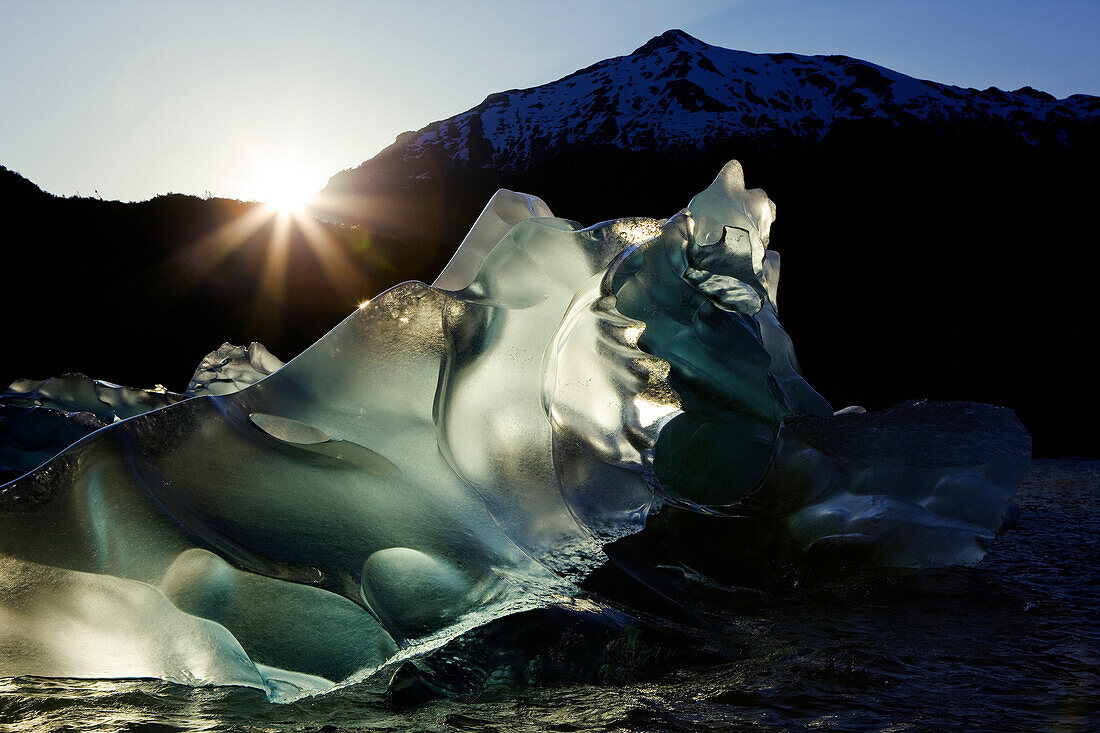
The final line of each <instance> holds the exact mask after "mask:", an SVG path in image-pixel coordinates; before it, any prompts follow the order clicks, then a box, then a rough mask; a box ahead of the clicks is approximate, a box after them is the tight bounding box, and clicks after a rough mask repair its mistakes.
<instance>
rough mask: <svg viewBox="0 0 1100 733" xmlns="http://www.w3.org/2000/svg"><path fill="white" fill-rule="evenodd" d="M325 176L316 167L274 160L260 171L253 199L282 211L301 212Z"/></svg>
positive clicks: (253, 187) (320, 185)
mask: <svg viewBox="0 0 1100 733" xmlns="http://www.w3.org/2000/svg"><path fill="white" fill-rule="evenodd" d="M324 185H325V178H324V176H323V175H319V174H318V172H317V171H316V170H313V169H311V168H310V167H309V166H306V165H304V164H302V163H299V162H297V161H292V160H283V161H270V162H268V163H266V164H264V165H263V166H262V167H261V168H260V169H259V170H257V171H256V175H255V180H254V182H253V185H252V186H251V188H252V198H254V199H255V200H257V201H262V202H263V203H264V204H265V205H266V206H267V208H268V209H270V210H271V211H274V212H276V213H279V214H301V213H303V212H304V211H305V209H306V206H307V205H309V203H310V201H312V200H313V197H314V196H316V194H317V192H318V191H319V190H321V188H322V187H323V186H324Z"/></svg>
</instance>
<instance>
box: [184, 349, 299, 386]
mask: <svg viewBox="0 0 1100 733" xmlns="http://www.w3.org/2000/svg"><path fill="white" fill-rule="evenodd" d="M282 367H283V362H282V361H280V360H279V359H278V357H276V356H275V355H273V354H272V353H271V352H270V351H268V350H267V348H266V347H265V346H264V345H263V344H261V343H260V342H258V341H253V342H252V343H251V344H249V345H248V346H247V347H244V346H234V345H233V344H230V343H224V344H222V345H221V346H219V347H218V348H217V349H215V350H214V351H211V352H210V353H209V354H207V355H206V356H205V357H203V360H202V361H201V362H199V366H198V368H197V369H196V370H195V374H194V376H193V377H191V383H190V384H188V385H187V396H188V397H194V396H196V395H204V394H210V395H220V394H230V393H232V392H239V391H240V390H242V389H244V388H245V387H247V386H248V385H250V384H255V383H256V382H258V381H260V380H261V379H263V378H264V377H266V376H267V375H268V374H272V373H274V372H276V371H278V370H279V369H281V368H282Z"/></svg>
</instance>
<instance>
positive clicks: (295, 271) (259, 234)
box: [0, 168, 436, 390]
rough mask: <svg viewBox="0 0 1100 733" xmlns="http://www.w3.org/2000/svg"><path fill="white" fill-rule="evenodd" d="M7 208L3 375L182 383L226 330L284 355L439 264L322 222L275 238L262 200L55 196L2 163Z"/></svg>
mask: <svg viewBox="0 0 1100 733" xmlns="http://www.w3.org/2000/svg"><path fill="white" fill-rule="evenodd" d="M0 214H2V217H3V219H2V220H3V222H4V232H3V238H2V242H3V244H2V245H0V248H2V253H3V274H4V278H3V279H4V286H3V289H2V291H0V292H2V295H0V299H2V300H0V302H2V312H3V314H4V315H3V317H4V328H5V334H4V348H3V355H4V356H3V359H2V361H0V381H3V382H4V385H6V384H8V382H10V381H11V380H12V379H15V378H17V377H30V378H38V379H42V378H45V377H48V376H52V375H55V374H59V373H62V372H69V371H80V372H84V373H86V374H88V375H90V376H93V377H95V378H98V379H105V380H109V381H113V382H117V383H121V384H127V385H133V386H151V385H152V384H154V383H157V382H160V383H163V384H164V385H165V386H167V387H168V388H169V389H176V390H182V389H183V388H184V387H185V386H186V385H187V380H188V379H189V378H190V376H191V373H192V371H193V370H194V368H195V366H196V365H197V364H198V362H199V360H200V359H201V358H202V357H203V356H204V355H205V354H206V353H207V352H209V351H212V350H213V349H215V348H217V346H218V345H220V344H221V343H222V342H223V341H231V342H234V343H248V342H249V341H253V340H255V341H261V342H263V343H264V344H265V345H267V346H268V347H269V348H270V349H271V350H272V352H273V353H275V354H276V355H278V356H280V357H281V358H283V359H289V358H290V357H292V356H294V355H296V354H297V353H298V352H300V351H301V350H302V349H304V348H305V347H307V346H308V345H309V344H311V343H313V342H314V341H315V340H317V339H318V338H320V337H321V336H322V335H323V334H324V333H325V332H326V331H328V330H329V329H330V328H332V327H333V326H334V325H336V324H337V323H338V322H339V321H340V320H341V319H343V318H344V317H345V316H347V314H348V313H350V312H351V311H352V310H354V309H355V307H356V305H357V303H358V302H360V301H361V300H362V299H364V298H367V297H370V296H372V295H374V294H376V293H377V292H378V291H379V290H382V289H384V288H386V287H389V286H390V285H392V284H394V283H395V282H399V281H400V280H402V279H405V278H407V277H427V278H430V277H431V276H432V274H431V272H430V270H425V269H424V268H423V266H422V263H425V262H429V261H431V260H432V257H433V254H434V252H435V249H432V254H429V253H427V252H426V247H427V245H426V244H425V243H423V242H417V241H413V240H406V239H401V238H399V237H395V236H389V237H375V236H371V235H370V234H369V233H368V232H365V231H363V230H360V229H356V228H352V227H345V226H340V225H333V224H327V225H320V224H317V223H316V222H314V224H313V226H312V227H308V231H309V232H311V233H312V239H313V240H316V241H317V242H319V243H317V244H313V245H311V243H310V237H307V236H306V234H305V231H306V230H303V227H302V225H301V224H298V223H295V222H294V221H293V220H292V221H291V223H290V224H289V226H288V227H287V228H286V229H287V233H286V239H285V245H284V246H283V247H282V248H280V247H279V246H277V242H278V241H279V237H278V236H277V229H279V228H280V227H279V226H278V225H277V224H276V219H275V218H274V216H273V215H272V214H270V213H269V212H267V211H266V210H265V209H264V207H263V206H262V205H261V204H256V203H244V202H240V201H233V200H228V199H209V200H204V199H200V198H196V197H194V196H183V195H179V194H168V195H164V196H157V197H156V198H154V199H152V200H149V201H144V202H141V203H120V202H117V201H101V200H98V199H91V198H59V197H56V196H52V195H50V194H48V193H45V192H43V191H41V190H39V189H38V187H37V186H35V185H34V184H33V183H31V182H29V181H27V180H26V179H24V178H22V177H21V176H18V175H17V174H15V173H13V172H12V171H9V170H7V169H6V168H0ZM318 232H319V233H318ZM432 246H433V248H434V247H436V245H432ZM280 250H282V251H285V253H286V263H285V273H284V275H282V276H280V275H279V267H278V265H277V263H278V262H279V259H280V258H279V257H278V256H277V253H278V252H279V251H280ZM316 252H321V253H322V254H320V255H319V254H317V253H316ZM326 261H328V262H329V263H330V264H329V265H328V267H327V268H326V266H325V265H324V264H323V263H324V262H326ZM280 283H282V285H280Z"/></svg>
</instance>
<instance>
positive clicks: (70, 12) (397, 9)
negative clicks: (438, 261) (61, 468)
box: [0, 0, 1100, 201]
mask: <svg viewBox="0 0 1100 733" xmlns="http://www.w3.org/2000/svg"><path fill="white" fill-rule="evenodd" d="M669 28H682V29H683V30H685V31H687V32H688V33H690V34H692V35H694V36H696V37H697V38H700V39H701V40H703V41H706V42H707V43H711V44H714V45H718V46H724V47H726V48H735V49H739V50H743V51H752V52H758V53H778V52H792V53H800V54H831V53H837V54H845V55H848V56H853V57H856V58H861V59H864V60H867V61H871V62H873V63H876V64H880V65H882V66H886V67H888V68H891V69H894V70H896V71H899V72H902V73H905V74H909V75H912V76H916V77H918V78H922V79H931V80H934V81H939V82H943V83H948V84H957V85H959V86H964V87H969V86H972V87H977V88H985V87H988V86H997V87H1000V88H1002V89H1008V90H1012V89H1017V88H1019V87H1022V86H1024V85H1030V86H1032V87H1035V88H1037V89H1041V90H1044V91H1047V92H1050V93H1052V94H1054V95H1055V96H1057V97H1065V96H1068V95H1070V94H1074V93H1086V94H1094V95H1100V41H1098V40H1097V39H1100V2H1097V1H1096V0H1029V1H1025V0H995V1H989V0H970V1H969V2H964V1H963V0H948V1H941V0H925V1H923V2H921V1H918V0H910V1H908V2H902V1H901V0H817V1H814V0H674V1H667V0H660V1H658V0H620V1H619V2H610V1H606V0H583V1H574V0H539V1H535V0H531V1H530V2H528V1H525V0H510V1H509V2H494V1H491V0H483V1H482V2H464V1H462V0H450V1H429V0H401V2H393V1H392V0H390V1H389V2H371V1H363V2H354V3H353V2H327V1H324V0H321V1H317V2H309V3H307V2H251V1H247V0H237V1H235V2H201V1H196V2H187V3H178V4H176V3H167V2H156V1H143V2H138V1H135V0H126V1H122V0H119V1H117V2H109V1H101V2H75V1H73V2H59V1H57V0H37V1H36V2H31V1H30V0H26V1H19V2H16V1H13V0H0V165H4V166H6V167H8V168H9V169H12V170H14V171H17V172H19V173H21V174H22V175H24V176H26V177H27V178H30V179H31V180H32V181H34V182H35V183H37V184H38V185H39V186H41V187H42V188H43V189H45V190H47V191H49V192H51V193H55V194H58V195H66V196H67V195H74V194H80V195H84V196H91V195H99V196H100V197H102V198H105V199H119V200H123V201H134V200H144V199H148V198H150V197H152V196H154V195H157V194H160V193H166V192H170V191H171V192H179V193H190V194H196V195H204V194H206V193H207V192H209V193H210V194H212V195H215V196H227V197H233V198H242V199H257V200H266V197H268V196H270V195H273V194H272V189H271V183H272V181H277V180H279V179H287V178H293V179H294V180H295V181H297V182H298V184H299V185H304V186H306V187H308V188H309V189H310V190H316V189H318V188H320V187H322V186H323V185H324V183H325V181H326V180H327V178H328V177H329V176H330V175H332V174H334V173H336V172H338V171H340V170H342V169H345V168H349V167H353V166H355V165H358V164H359V163H361V162H362V161H363V160H366V159H368V158H370V157H371V156H373V155H374V154H375V153H377V152H378V151H380V150H381V149H383V148H384V147H386V146H387V145H389V144H390V143H392V142H393V140H394V138H395V137H396V136H397V135H398V134H400V133H401V132H403V131H406V130H415V129H419V128H421V127H423V126H424V125H427V124H429V123H430V122H433V121H435V120H438V119H443V118H446V117H450V116H452V115H454V114H457V113H459V112H462V111H464V110H466V109H469V108H470V107H473V106H475V105H477V104H479V103H480V102H481V101H482V100H483V99H484V98H485V97H486V96H487V95H489V94H491V93H493V92H496V91H501V90H505V89H513V88H523V87H529V86H535V85H538V84H543V83H546V82H549V81H553V80H555V79H558V78H560V77H562V76H565V75H566V74H569V73H570V72H572V71H575V70H576V69H579V68H582V67H585V66H588V65H590V64H592V63H595V62H596V61H599V60H601V59H604V58H609V57H613V56H621V55H624V54H628V53H630V52H631V51H633V50H634V49H635V48H637V47H638V46H640V45H642V44H643V43H644V42H645V41H646V40H648V39H649V38H652V37H653V36H655V35H658V34H660V33H662V32H663V31H665V30H668V29H669Z"/></svg>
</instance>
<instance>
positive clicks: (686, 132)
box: [326, 29, 1100, 196]
mask: <svg viewBox="0 0 1100 733" xmlns="http://www.w3.org/2000/svg"><path fill="white" fill-rule="evenodd" d="M870 120H879V121H885V122H889V123H892V124H894V125H906V124H923V125H927V126H931V127H933V128H939V127H950V126H959V125H972V126H973V125H978V126H982V127H989V126H990V125H993V126H998V127H1001V128H1003V129H1004V131H1005V132H1006V133H1008V134H1010V135H1013V136H1017V137H1019V138H1020V139H1022V140H1023V141H1024V142H1026V143H1028V144H1030V145H1033V146H1064V145H1067V144H1071V143H1072V142H1073V139H1074V138H1075V137H1076V136H1077V135H1078V134H1079V133H1080V129H1079V128H1080V127H1082V126H1086V127H1092V126H1096V125H1098V124H1100V98H1098V97H1094V96H1090V95H1085V94H1074V95H1070V96H1068V97H1066V98H1064V99H1057V98H1055V97H1054V96H1053V95H1050V94H1047V93H1046V92H1041V91H1038V90H1035V89H1032V88H1031V87H1027V86H1025V87H1021V88H1020V89H1018V90H1016V91H1012V92H1006V91H1003V90H1001V89H998V88H996V87H989V88H987V89H985V90H978V89H973V88H963V87H958V86H953V85H948V84H942V83H939V82H933V81H928V80H921V79H916V78H914V77H911V76H908V75H905V74H902V73H900V72H896V71H893V70H891V69H888V68H886V67H883V66H878V65H876V64H873V63H871V62H867V61H862V60H860V59H856V58H852V57H849V56H841V55H828V56H821V55H818V56H803V55H798V54H792V53H780V54H754V53H749V52H745V51H736V50H732V49H726V48H722V47H719V46H714V45H710V44H707V43H704V42H703V41H700V40H698V39H696V38H694V37H692V36H690V35H689V34H687V33H685V32H683V31H681V30H679V29H673V30H670V31H666V32H665V33H663V34H661V35H659V36H656V37H654V38H653V39H651V40H649V41H648V42H647V43H645V44H643V45H642V46H640V47H639V48H638V49H636V50H635V51H634V52H632V53H630V54H627V55H625V56H618V57H614V58H610V59H605V60H603V61H599V62H597V63H595V64H592V65H590V66H587V67H585V68H583V69H579V70H578V71H575V72H573V73H571V74H568V75H566V76H564V77H562V78H560V79H558V80H555V81H552V82H548V83H546V84H541V85H538V86H534V87H529V88H525V89H511V90H507V91H503V92H496V93H494V94H490V95H488V96H487V97H486V98H485V100H484V101H482V102H481V103H480V104H479V105H477V106H475V107H473V108H471V109H469V110H466V111H465V112H462V113H459V114H457V115H454V116H452V117H449V118H447V119H444V120H439V121H437V122H433V123H431V124H429V125H426V126H425V127H423V128H421V129H420V130H417V131H414V132H406V133H402V134H401V135H399V136H398V137H397V139H396V140H395V141H394V143H393V144H392V145H391V146H389V147H387V148H386V149H385V150H383V151H382V152H380V153H379V154H378V155H376V156H375V157H374V158H371V159H370V160H367V161H364V163H362V164H360V165H359V166H356V167H353V168H349V169H346V170H344V171H341V172H339V173H337V174H335V175H334V176H333V177H332V178H331V179H330V180H329V182H328V184H327V186H326V190H327V191H329V192H339V193H343V194H350V195H352V196H355V195H368V194H369V192H370V191H371V189H372V188H373V186H372V185H371V183H372V182H373V181H375V180H377V181H378V183H380V184H382V185H385V186H387V187H393V186H397V187H399V188H401V187H403V183H405V185H404V187H408V186H413V187H415V186H416V184H415V183H411V182H413V181H420V182H423V181H428V180H431V179H432V178H433V177H435V176H437V175H439V174H438V173H437V172H436V171H435V168H437V167H438V162H437V160H438V159H439V158H446V159H449V160H451V161H458V162H463V163H467V164H468V165H469V166H471V167H476V168H490V167H491V168H493V169H495V170H499V171H505V172H513V171H519V170H522V169H523V168H524V167H525V166H526V165H527V164H529V163H530V162H531V161H532V158H533V156H535V155H537V154H538V153H539V151H541V150H545V149H548V148H554V149H561V148H563V147H576V146H593V145H597V146H599V145H603V146H611V147H616V148H619V149H622V150H633V151H642V150H647V151H652V150H661V151H668V152H676V151H679V150H684V149H689V148H692V147H699V146H713V145H714V144H717V143H721V142H723V141H728V140H732V139H737V138H755V139H757V140H760V139H766V138H768V137H777V138H780V139H789V138H795V139H801V140H804V141H805V140H809V141H811V142H816V141H819V140H820V139H821V138H822V137H823V136H824V135H826V134H827V133H828V132H829V131H830V130H832V129H833V128H834V126H835V125H836V124H837V123H838V122H847V121H870ZM395 156H396V157H398V158H399V161H398V160H391V159H393V158H394V157H395ZM372 161H378V162H379V163H382V165H377V164H376V165H374V166H371V165H370V163H371V162H372ZM393 163H400V164H399V165H397V166H394V165H393ZM373 168H380V170H373ZM394 168H399V169H400V170H394ZM406 182H407V183H406Z"/></svg>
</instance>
